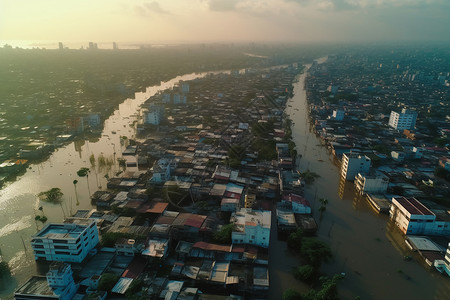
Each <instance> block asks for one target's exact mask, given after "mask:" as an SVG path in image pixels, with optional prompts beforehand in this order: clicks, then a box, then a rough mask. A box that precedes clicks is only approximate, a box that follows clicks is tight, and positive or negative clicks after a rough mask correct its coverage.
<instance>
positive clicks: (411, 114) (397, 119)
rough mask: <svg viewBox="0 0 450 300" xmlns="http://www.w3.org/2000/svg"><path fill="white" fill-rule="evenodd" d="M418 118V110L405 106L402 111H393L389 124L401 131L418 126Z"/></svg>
mask: <svg viewBox="0 0 450 300" xmlns="http://www.w3.org/2000/svg"><path fill="white" fill-rule="evenodd" d="M416 120H417V112H416V111H414V110H409V109H406V108H404V109H402V112H401V113H398V112H395V111H391V115H390V117H389V126H391V127H392V128H394V129H397V130H400V131H403V130H405V129H414V127H415V126H416Z"/></svg>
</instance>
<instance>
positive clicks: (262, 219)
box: [230, 208, 271, 248]
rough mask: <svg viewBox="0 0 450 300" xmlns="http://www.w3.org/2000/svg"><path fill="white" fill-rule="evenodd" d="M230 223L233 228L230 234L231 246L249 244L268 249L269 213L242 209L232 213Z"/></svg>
mask: <svg viewBox="0 0 450 300" xmlns="http://www.w3.org/2000/svg"><path fill="white" fill-rule="evenodd" d="M230 223H234V225H235V228H234V229H233V232H232V233H231V241H232V243H233V244H251V245H257V246H260V247H264V248H268V247H269V240H270V226H271V212H270V211H257V210H251V209H245V208H242V209H241V210H240V211H238V212H236V213H233V214H232V215H231V218H230Z"/></svg>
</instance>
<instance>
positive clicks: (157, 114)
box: [144, 105, 164, 125]
mask: <svg viewBox="0 0 450 300" xmlns="http://www.w3.org/2000/svg"><path fill="white" fill-rule="evenodd" d="M163 117H164V107H161V106H158V105H151V106H150V108H149V110H148V112H147V113H146V114H145V119H144V122H145V124H152V125H159V124H160V123H161V121H162V119H163Z"/></svg>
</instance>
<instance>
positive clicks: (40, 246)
mask: <svg viewBox="0 0 450 300" xmlns="http://www.w3.org/2000/svg"><path fill="white" fill-rule="evenodd" d="M33 248H35V249H43V248H44V246H43V245H34V247H33Z"/></svg>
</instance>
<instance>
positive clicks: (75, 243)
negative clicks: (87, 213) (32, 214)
mask: <svg viewBox="0 0 450 300" xmlns="http://www.w3.org/2000/svg"><path fill="white" fill-rule="evenodd" d="M98 242H99V238H98V229H97V226H96V222H95V221H94V220H89V219H86V221H85V224H80V222H78V224H54V223H52V224H48V225H46V226H45V227H44V228H42V230H41V231H39V232H38V233H37V234H36V235H34V236H33V238H32V240H31V247H32V248H33V252H34V258H35V259H36V260H38V259H44V260H47V261H64V262H76V263H80V262H82V261H83V260H84V259H85V258H86V256H87V255H88V253H89V251H91V250H92V249H93V248H94V247H95V246H96V245H97V244H98Z"/></svg>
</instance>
